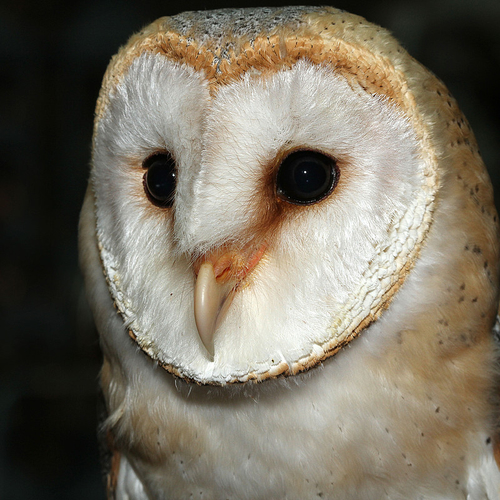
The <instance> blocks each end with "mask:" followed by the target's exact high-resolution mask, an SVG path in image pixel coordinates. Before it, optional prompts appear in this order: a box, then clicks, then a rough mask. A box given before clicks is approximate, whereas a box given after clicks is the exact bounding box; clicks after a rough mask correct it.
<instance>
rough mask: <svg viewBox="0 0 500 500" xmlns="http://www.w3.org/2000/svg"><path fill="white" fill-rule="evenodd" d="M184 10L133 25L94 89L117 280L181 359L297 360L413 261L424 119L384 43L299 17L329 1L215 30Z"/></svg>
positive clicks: (193, 363)
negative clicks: (348, 41) (380, 48)
mask: <svg viewBox="0 0 500 500" xmlns="http://www.w3.org/2000/svg"><path fill="white" fill-rule="evenodd" d="M308 10H309V11H311V9H308ZM235 12H238V11H230V12H227V13H226V14H224V11H222V13H219V16H224V15H225V16H229V17H231V16H233V17H235V16H236V14H234V13H235ZM184 16H185V17H184V18H183V17H182V16H177V18H174V20H163V21H162V20H160V21H159V22H158V23H157V24H156V25H155V26H153V28H150V31H146V32H144V33H141V34H140V35H138V36H137V37H136V38H135V39H133V40H132V41H131V43H130V44H129V46H128V47H127V49H126V50H125V51H124V52H123V51H122V55H121V56H120V55H119V57H118V59H116V60H115V62H114V64H113V65H112V66H111V67H110V69H109V70H108V75H107V77H106V78H105V85H104V87H103V90H102V92H101V96H100V100H99V104H98V111H97V115H98V119H97V121H96V128H95V135H94V154H93V170H92V186H93V190H94V196H95V220H96V230H97V231H96V232H97V240H98V245H99V251H100V256H101V260H102V265H103V270H104V273H105V276H106V278H107V281H108V286H109V290H110V293H111V295H112V297H113V299H114V302H115V305H116V306H117V308H118V311H119V312H120V313H121V315H122V317H123V319H124V322H125V326H126V328H127V329H128V331H129V333H130V335H131V336H132V337H133V338H134V339H135V341H136V342H137V343H138V345H139V346H140V347H141V348H142V349H143V350H144V351H145V352H146V353H147V354H148V355H149V356H150V357H151V358H152V359H153V360H155V361H157V362H158V363H159V364H160V365H162V366H163V367H164V368H166V369H167V370H169V371H172V372H173V373H175V374H176V375H178V376H181V377H184V378H187V379H191V380H194V381H196V382H198V383H202V384H226V383H232V382H246V381H249V380H263V379H266V378H272V377H276V376H278V375H282V374H285V375H287V374H288V375H289V374H295V373H298V372H300V371H303V370H305V369H308V368H310V367H313V366H315V365H316V364H318V363H320V362H321V361H322V360H324V359H325V358H326V357H328V356H331V355H332V354H334V353H335V352H337V351H338V350H339V349H340V348H341V347H342V346H344V345H346V344H347V343H348V342H349V341H350V340H351V339H352V338H354V337H355V336H356V335H358V334H359V333H360V332H361V331H362V330H363V329H364V328H365V327H366V326H368V325H369V324H370V323H371V322H372V321H374V320H375V319H376V318H377V317H378V316H379V315H380V314H381V313H382V310H383V309H384V308H385V307H387V306H388V304H389V302H390V300H391V298H392V297H393V295H394V294H395V293H396V291H397V290H398V288H399V287H400V285H401V284H402V283H403V282H404V279H405V276H406V275H407V273H408V272H409V270H410V269H411V268H412V266H413V264H414V262H415V260H416V259H417V257H418V253H419V250H420V248H421V246H422V245H423V243H424V242H425V238H426V235H427V232H428V229H429V225H430V218H431V214H432V211H433V207H434V197H435V193H436V189H437V181H438V179H437V173H436V172H437V168H436V155H435V153H434V152H433V149H432V145H431V140H430V138H429V130H428V125H427V124H426V121H425V119H423V118H422V116H421V115H420V113H419V112H418V109H417V107H416V104H415V102H414V99H413V97H412V95H411V94H410V93H409V92H408V82H406V81H405V80H404V77H403V76H402V74H401V72H400V71H398V68H397V67H395V66H394V65H387V61H386V60H385V59H384V57H383V54H380V53H376V52H374V51H373V50H371V49H370V48H369V47H363V46H361V55H360V54H359V53H357V52H355V51H353V49H352V47H348V46H344V45H345V44H344V42H342V41H339V40H338V39H337V38H335V37H333V36H332V35H331V33H330V32H329V31H328V29H327V28H325V30H324V34H322V35H317V34H314V36H313V35H312V34H311V33H310V32H309V30H310V27H309V25H310V20H311V17H312V18H314V20H315V22H321V23H324V24H325V27H327V26H329V25H331V23H330V21H331V18H332V16H334V11H331V10H328V9H317V10H316V11H315V10H314V9H313V11H312V13H310V14H308V16H309V18H308V17H305V16H304V15H303V13H302V11H301V10H300V9H291V10H290V11H288V14H287V16H289V18H287V21H286V22H287V23H288V24H287V27H288V28H287V29H288V31H287V32H284V31H283V28H282V27H280V26H278V24H279V23H281V22H282V20H278V21H275V22H277V23H278V24H277V25H276V26H273V25H270V26H268V27H267V29H268V30H269V33H267V34H265V35H263V34H262V26H260V27H258V26H257V27H255V33H252V32H250V33H248V32H246V33H244V34H242V33H239V32H238V24H237V20H231V19H225V20H224V25H225V26H226V27H225V28H224V29H223V30H222V34H221V35H220V36H219V37H213V36H211V35H210V33H209V32H210V29H212V28H210V26H212V24H213V20H211V19H210V18H209V17H210V16H208V19H207V18H203V19H202V18H201V17H197V15H196V14H192V13H191V14H189V13H188V14H186V15H184ZM237 17H238V16H236V17H235V19H236V18H237ZM235 23H236V24H235ZM174 28H175V30H176V31H175V32H174ZM224 30H225V31H224ZM247 31H248V30H247ZM380 36H382V35H380ZM311 40H314V42H315V43H314V44H312V43H310V41H311ZM318 47H320V48H321V50H320V51H319V50H318ZM363 65H364V66H366V67H368V68H369V69H368V70H366V68H365V67H364V68H363V70H362V71H361V70H360V69H359V67H360V66H363ZM387 81H391V82H392V83H393V84H394V82H396V83H397V85H392V87H391V91H390V92H389V91H387V89H385V87H384V86H385V85H386V84H387Z"/></svg>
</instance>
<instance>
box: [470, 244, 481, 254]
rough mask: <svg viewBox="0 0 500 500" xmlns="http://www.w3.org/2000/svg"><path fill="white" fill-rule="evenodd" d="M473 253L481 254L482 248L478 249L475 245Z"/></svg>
mask: <svg viewBox="0 0 500 500" xmlns="http://www.w3.org/2000/svg"><path fill="white" fill-rule="evenodd" d="M472 252H473V253H481V248H480V247H478V246H477V245H474V247H473V248H472Z"/></svg>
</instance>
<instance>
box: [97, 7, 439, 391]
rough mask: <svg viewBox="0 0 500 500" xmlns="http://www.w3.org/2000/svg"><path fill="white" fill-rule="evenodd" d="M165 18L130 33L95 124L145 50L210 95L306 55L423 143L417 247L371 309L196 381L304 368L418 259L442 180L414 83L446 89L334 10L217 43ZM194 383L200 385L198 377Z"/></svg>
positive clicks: (383, 301)
mask: <svg viewBox="0 0 500 500" xmlns="http://www.w3.org/2000/svg"><path fill="white" fill-rule="evenodd" d="M170 19H171V18H161V19H159V20H158V21H156V22H155V23H153V24H152V25H150V26H149V27H147V28H146V29H145V30H144V31H143V32H141V33H139V34H138V35H135V36H134V37H132V38H131V40H130V41H129V43H128V44H127V45H126V46H125V47H124V48H122V49H121V50H120V52H119V53H118V54H117V55H116V56H115V57H114V58H113V60H112V62H111V63H110V66H109V67H108V70H107V72H106V75H105V77H104V81H103V86H102V89H101V92H100V95H99V99H98V102H97V108H96V120H95V127H96V128H95V130H96V129H97V125H98V123H99V120H100V119H101V118H102V116H103V115H104V113H105V112H106V108H107V105H108V100H109V94H110V93H112V92H113V89H114V88H115V87H116V86H117V85H118V84H119V82H120V80H121V78H122V77H123V75H124V74H125V73H126V72H127V70H128V68H129V66H130V64H131V63H132V61H133V60H134V59H135V58H137V57H138V56H139V55H140V54H142V53H144V52H153V53H160V54H162V55H165V56H166V57H167V58H169V59H171V60H174V61H178V62H182V63H185V64H187V65H190V66H192V67H193V68H194V69H195V70H197V71H201V72H203V73H204V74H205V77H206V78H207V80H208V81H209V86H210V91H211V93H212V94H215V93H216V92H217V89H218V88H219V87H220V86H221V85H225V84H228V83H230V82H232V81H235V80H236V79H239V78H240V77H241V76H242V75H243V74H244V73H245V72H246V71H248V70H249V69H252V70H256V71H258V72H259V74H265V73H266V72H275V71H278V70H280V69H283V68H285V69H286V68H290V67H292V66H293V65H294V64H295V63H296V62H297V61H298V60H300V59H307V60H309V61H311V62H313V63H315V64H318V65H326V66H328V67H331V68H332V70H333V71H335V72H337V73H339V74H341V75H342V76H344V77H345V78H346V79H347V80H348V81H349V82H351V83H352V84H353V85H356V86H361V87H362V88H363V89H364V90H365V91H366V92H368V93H370V94H376V95H380V96H381V97H383V98H385V99H388V100H389V101H391V102H392V103H394V104H395V105H396V106H398V107H399V108H400V109H401V110H402V112H403V113H404V115H405V116H406V117H407V118H408V120H409V121H410V123H411V124H412V128H413V129H414V130H415V132H416V135H417V138H418V141H419V143H420V144H421V146H422V149H421V152H420V154H421V156H422V159H423V160H424V163H425V169H424V172H423V180H422V183H423V185H422V188H423V193H424V195H423V196H424V199H422V200H421V205H420V206H419V207H418V212H419V213H418V214H416V213H414V214H413V225H412V226H411V227H412V229H415V230H416V232H417V235H418V236H417V238H416V241H415V244H414V246H413V247H412V248H409V249H408V250H407V251H404V252H402V253H401V254H400V255H399V256H398V257H397V260H398V261H399V264H398V271H397V272H396V273H395V274H394V275H393V277H392V279H391V283H390V285H389V286H388V287H387V289H386V291H385V293H383V295H382V297H379V298H376V297H375V298H374V300H373V301H372V304H371V306H370V312H369V314H367V315H366V314H364V315H363V316H362V317H359V315H358V316H356V319H355V320H354V321H352V322H351V323H350V324H348V325H342V331H340V332H339V328H340V327H341V325H332V327H331V331H332V335H331V338H330V340H329V341H328V342H327V343H326V344H325V345H322V346H321V352H312V353H311V354H310V355H309V356H306V357H304V358H302V359H299V360H297V361H296V362H293V363H292V364H288V363H285V362H280V363H277V364H276V365H273V366H271V367H270V369H268V370H267V371H264V372H260V371H259V372H255V371H251V372H249V373H247V374H245V375H244V376H235V377H234V378H233V379H231V380H225V381H208V382H207V381H202V382H201V383H211V384H225V383H238V382H239V383H241V382H247V381H263V380H266V379H269V378H276V377H278V376H286V375H294V374H297V373H299V372H302V371H305V370H308V369H310V368H312V367H314V366H316V365H318V364H319V363H321V362H322V361H323V360H325V359H326V358H328V357H330V356H333V355H334V354H335V353H336V352H338V351H339V350H340V349H341V348H342V347H344V346H345V345H347V344H348V343H349V342H350V341H351V340H352V339H354V338H355V337H356V336H357V335H358V334H359V333H360V332H361V331H362V330H363V329H365V328H366V327H367V326H368V325H370V324H371V323H372V322H373V321H375V320H376V319H377V318H378V317H379V316H380V314H381V313H382V311H383V310H384V308H386V307H387V306H388V305H389V303H390V301H391V299H392V297H393V296H394V294H395V293H396V291H397V290H398V289H399V288H400V286H401V285H402V283H403V282H404V280H405V277H406V275H407V274H408V272H409V271H410V269H411V268H412V267H413V265H414V263H415V261H416V259H417V256H418V253H419V252H420V249H421V247H422V244H423V242H424V240H425V237H426V235H427V233H428V230H429V227H430V225H431V221H432V213H433V210H434V203H435V202H434V199H435V193H436V191H437V189H438V183H439V180H438V171H437V159H436V154H435V152H434V147H433V145H432V140H431V135H432V134H431V131H430V130H429V127H430V125H429V123H425V122H424V120H423V119H422V110H421V109H418V105H417V100H416V98H415V91H414V89H415V90H416V92H418V91H420V90H421V87H423V86H427V87H429V86H431V87H434V88H435V89H438V90H437V91H439V89H442V92H443V93H446V92H447V91H446V89H445V87H444V86H443V85H442V84H441V83H440V82H439V81H438V80H437V79H436V78H434V77H433V76H432V75H430V74H429V73H428V72H427V71H426V70H425V69H424V68H422V67H421V66H420V65H419V64H418V63H417V62H416V61H414V60H413V59H412V58H411V57H410V56H408V54H406V52H405V51H404V50H403V49H402V48H401V47H400V46H399V45H398V43H397V42H396V41H395V40H394V39H393V38H392V37H390V36H389V35H388V34H387V33H386V32H385V30H382V29H381V28H378V27H376V26H373V25H371V24H369V23H367V22H366V21H364V20H363V19H362V18H359V17H358V16H354V15H351V14H347V13H344V12H341V11H337V10H335V9H329V8H326V9H318V10H316V11H313V12H310V13H304V14H303V17H302V19H303V21H302V22H301V23H299V24H298V25H294V26H285V27H284V28H283V27H276V29H274V30H273V31H272V32H270V33H269V34H268V35H259V36H256V37H254V38H251V39H250V38H244V37H239V38H235V37H233V36H232V35H231V34H230V33H229V34H226V36H225V37H223V38H222V39H219V40H217V41H210V40H209V41H207V40H205V41H203V42H198V41H197V40H196V38H193V36H191V35H190V34H188V35H180V34H179V33H177V32H174V31H172V30H171V29H170V23H171V21H170ZM195 34H196V33H195ZM408 68H411V71H412V72H414V73H416V75H417V77H418V78H417V81H413V82H409V81H408V80H407V79H406V77H405V74H406V70H408ZM412 87H413V88H412ZM427 90H428V89H427ZM438 93H439V92H438ZM94 134H95V132H94ZM395 238H396V239H397V240H399V241H401V240H402V239H403V240H404V241H406V239H407V238H408V235H401V234H397V233H396V234H395ZM99 248H100V255H101V259H102V261H103V267H104V271H105V275H106V279H107V280H108V284H109V286H110V290H111V292H112V295H113V299H114V301H115V304H116V307H117V309H118V311H119V312H120V313H121V315H122V316H123V317H124V319H126V318H127V317H129V314H128V311H126V308H125V309H124V304H123V303H121V300H120V299H119V297H120V296H121V295H122V292H121V291H120V290H119V289H115V288H116V284H117V283H118V284H119V277H115V276H111V275H109V269H108V267H109V266H108V264H109V255H108V256H106V254H107V252H106V250H105V249H104V248H103V246H102V244H101V243H99ZM403 253H404V255H403ZM372 272H374V271H372ZM129 334H130V336H131V337H132V338H133V339H134V340H135V341H136V342H137V343H138V344H139V345H140V347H141V349H142V350H143V351H144V352H145V353H146V354H147V355H148V356H150V357H151V358H153V359H154V360H155V361H157V362H158V363H159V364H160V365H161V366H163V368H165V369H166V370H167V371H169V372H171V373H173V374H174V375H176V376H179V377H182V378H186V379H190V380H191V378H190V377H189V376H186V374H185V373H183V371H182V370H179V368H178V367H175V366H171V365H169V364H166V363H165V362H163V361H162V360H161V359H159V358H158V355H157V353H155V351H154V350H153V349H152V348H151V346H150V345H149V344H147V343H144V345H142V344H143V343H142V342H141V341H140V338H138V335H136V333H134V332H133V331H131V330H130V331H129ZM194 381H195V382H197V383H200V381H199V380H194Z"/></svg>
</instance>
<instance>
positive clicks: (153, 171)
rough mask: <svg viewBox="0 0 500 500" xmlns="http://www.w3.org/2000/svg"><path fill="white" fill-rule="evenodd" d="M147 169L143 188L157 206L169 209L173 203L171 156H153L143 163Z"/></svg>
mask: <svg viewBox="0 0 500 500" xmlns="http://www.w3.org/2000/svg"><path fill="white" fill-rule="evenodd" d="M144 168H147V172H146V175H145V179H144V180H145V182H144V184H145V188H146V190H147V192H148V194H149V195H150V197H151V198H152V201H153V202H156V204H157V205H161V206H164V207H171V206H172V204H173V202H174V194H175V184H176V168H175V162H174V159H173V158H172V156H171V155H170V154H168V153H162V154H157V155H154V156H152V157H150V158H148V159H147V160H146V161H145V162H144Z"/></svg>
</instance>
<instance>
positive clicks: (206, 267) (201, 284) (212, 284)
mask: <svg viewBox="0 0 500 500" xmlns="http://www.w3.org/2000/svg"><path fill="white" fill-rule="evenodd" d="M236 286H237V283H235V282H234V281H232V280H231V281H227V282H226V283H218V282H217V280H216V278H215V272H214V266H213V264H212V263H211V262H210V261H208V260H207V261H205V262H203V263H202V264H201V266H200V269H199V271H198V276H197V278H196V285H195V288H194V320H195V322H196V328H197V329H198V334H199V335H200V339H201V341H202V343H203V345H204V346H205V349H206V350H207V351H208V353H209V354H210V356H211V358H212V359H213V356H214V334H215V331H216V330H217V327H218V326H219V324H220V323H221V322H222V321H223V319H224V317H225V316H226V313H227V311H228V309H229V306H230V305H231V302H232V301H233V297H234V293H235V291H236Z"/></svg>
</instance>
